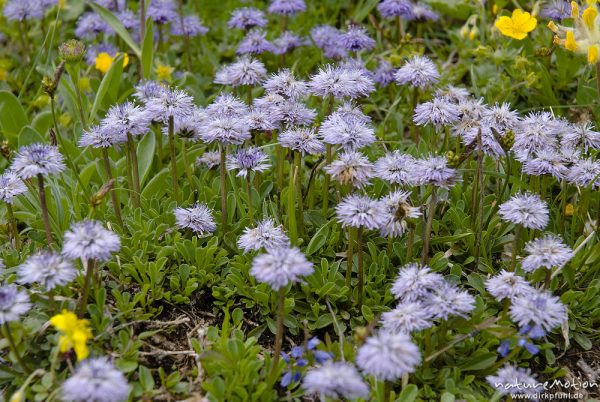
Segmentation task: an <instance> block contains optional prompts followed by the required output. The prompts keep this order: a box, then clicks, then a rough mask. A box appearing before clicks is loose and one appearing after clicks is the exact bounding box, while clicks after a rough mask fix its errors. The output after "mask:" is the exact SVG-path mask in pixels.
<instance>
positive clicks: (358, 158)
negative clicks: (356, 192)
mask: <svg viewBox="0 0 600 402" xmlns="http://www.w3.org/2000/svg"><path fill="white" fill-rule="evenodd" d="M324 170H325V172H326V173H327V174H329V175H331V177H332V178H333V179H334V180H336V181H337V182H338V183H340V184H342V185H346V184H349V185H350V186H352V187H357V188H362V187H364V186H365V185H367V184H369V180H370V179H371V178H372V177H373V164H372V163H371V162H369V159H367V157H366V156H364V155H363V154H361V153H360V152H356V151H347V152H343V153H341V154H339V156H338V159H336V160H334V161H333V162H331V163H330V164H329V165H327V166H325V168H324Z"/></svg>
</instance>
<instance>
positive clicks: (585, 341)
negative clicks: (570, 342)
mask: <svg viewBox="0 0 600 402" xmlns="http://www.w3.org/2000/svg"><path fill="white" fill-rule="evenodd" d="M573 339H575V342H577V343H578V344H579V346H581V347H582V348H583V349H584V350H590V349H591V348H592V346H593V344H592V341H590V338H588V337H587V336H585V335H583V334H580V333H575V334H573Z"/></svg>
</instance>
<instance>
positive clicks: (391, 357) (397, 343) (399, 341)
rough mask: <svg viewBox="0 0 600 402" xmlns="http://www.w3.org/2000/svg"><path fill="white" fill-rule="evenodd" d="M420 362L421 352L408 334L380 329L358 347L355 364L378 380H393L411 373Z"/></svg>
mask: <svg viewBox="0 0 600 402" xmlns="http://www.w3.org/2000/svg"><path fill="white" fill-rule="evenodd" d="M420 363H421V352H420V351H419V348H418V347H417V345H415V344H414V343H413V342H412V340H411V339H410V336H408V335H407V334H403V333H390V332H385V331H380V332H379V333H378V334H376V335H373V336H370V337H369V338H367V340H366V341H365V343H364V344H363V345H362V346H361V347H360V348H359V349H358V352H357V354H356V364H357V365H358V366H359V367H360V368H361V370H362V371H363V373H365V374H367V375H372V376H373V377H375V378H376V379H378V380H385V381H394V380H397V379H399V378H400V377H402V376H403V375H404V374H408V373H412V372H414V371H415V370H416V367H417V366H418V365H419V364H420Z"/></svg>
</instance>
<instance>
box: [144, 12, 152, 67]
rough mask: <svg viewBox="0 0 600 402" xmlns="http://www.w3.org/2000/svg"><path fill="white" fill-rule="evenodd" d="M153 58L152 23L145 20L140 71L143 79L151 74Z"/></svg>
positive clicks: (149, 19)
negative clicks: (142, 73)
mask: <svg viewBox="0 0 600 402" xmlns="http://www.w3.org/2000/svg"><path fill="white" fill-rule="evenodd" d="M153 57H154V22H153V21H152V19H151V18H148V19H147V20H146V31H145V34H144V41H143V43H142V71H143V72H144V77H145V78H148V77H150V73H151V72H152V59H153Z"/></svg>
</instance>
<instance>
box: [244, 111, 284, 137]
mask: <svg viewBox="0 0 600 402" xmlns="http://www.w3.org/2000/svg"><path fill="white" fill-rule="evenodd" d="M282 118H283V116H280V115H277V113H270V111H269V110H267V109H261V108H257V107H255V108H252V109H250V112H249V113H248V115H247V116H246V121H247V122H248V125H249V126H250V129H251V130H259V131H274V130H277V129H278V128H279V123H280V122H281V119H282Z"/></svg>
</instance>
